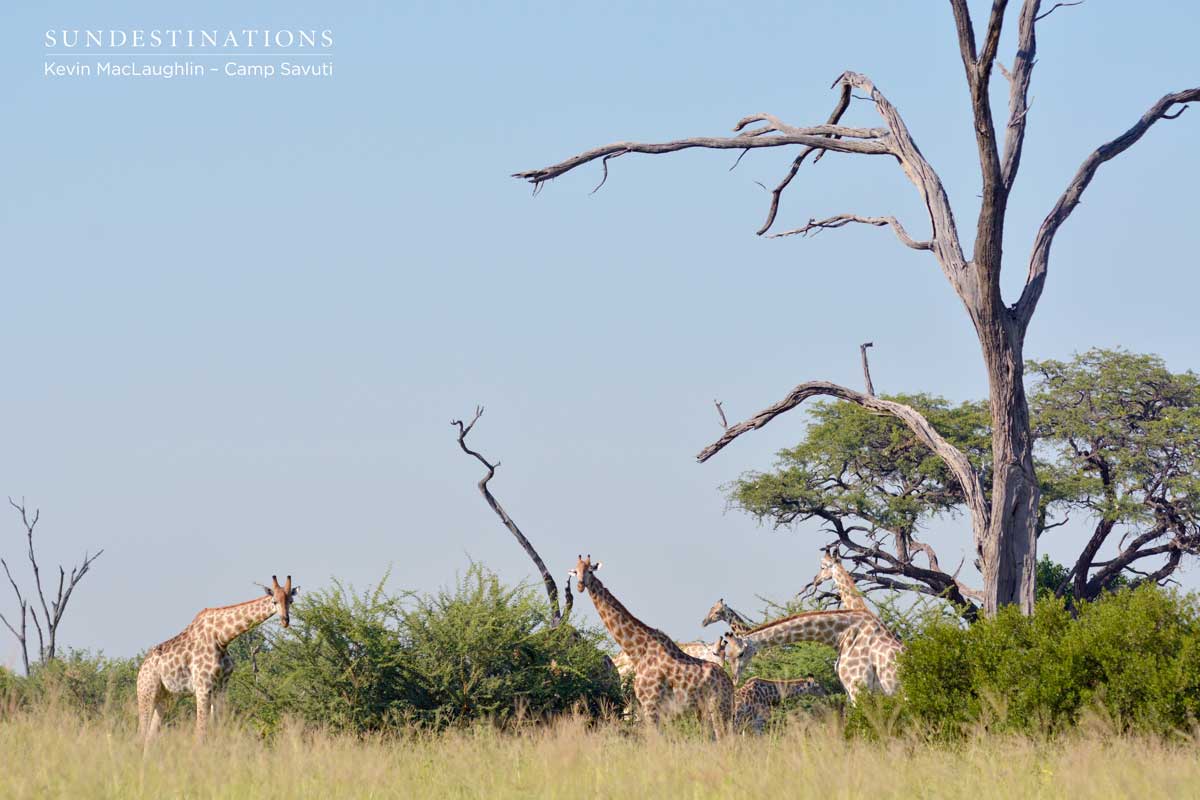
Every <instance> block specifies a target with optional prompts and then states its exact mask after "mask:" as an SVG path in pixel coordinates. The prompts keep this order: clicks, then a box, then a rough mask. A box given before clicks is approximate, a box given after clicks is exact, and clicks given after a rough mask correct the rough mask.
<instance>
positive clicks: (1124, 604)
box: [900, 586, 1200, 738]
mask: <svg viewBox="0 0 1200 800" xmlns="http://www.w3.org/2000/svg"><path fill="white" fill-rule="evenodd" d="M900 677H901V683H902V687H903V689H902V706H903V708H902V713H903V715H906V716H907V717H908V718H909V720H910V721H911V722H912V723H914V724H916V725H917V726H919V727H920V728H921V729H922V730H925V731H927V732H929V733H930V734H932V735H933V736H935V737H938V738H955V737H958V736H960V735H962V734H963V733H964V732H965V731H966V730H968V729H970V728H971V727H974V726H986V727H987V728H988V729H990V730H999V731H1019V732H1025V733H1038V734H1046V733H1053V732H1056V731H1060V730H1063V729H1065V728H1068V727H1070V726H1072V725H1074V724H1075V723H1077V722H1078V721H1079V719H1080V717H1081V715H1082V714H1084V713H1085V712H1086V711H1088V710H1095V711H1100V712H1102V713H1103V714H1104V715H1105V716H1106V717H1107V718H1108V719H1110V720H1112V721H1113V723H1114V725H1115V726H1116V727H1117V729H1119V730H1122V731H1143V732H1154V733H1166V732H1169V731H1172V730H1177V729H1183V728H1186V727H1188V726H1189V725H1190V724H1191V722H1192V720H1193V719H1194V718H1195V717H1196V716H1197V714H1198V713H1200V613H1198V609H1197V605H1196V602H1195V600H1194V599H1193V598H1191V597H1185V596H1181V595H1179V594H1176V593H1174V592H1169V591H1164V590H1162V589H1159V588H1158V587H1155V586H1144V587H1141V588H1138V589H1136V590H1128V589H1126V590H1122V591H1119V592H1116V593H1113V594H1111V595H1108V596H1105V597H1103V598H1101V599H1099V600H1097V601H1095V602H1092V603H1084V604H1081V605H1080V607H1079V609H1078V618H1077V619H1073V618H1072V616H1071V613H1070V611H1068V609H1067V608H1066V606H1065V605H1064V603H1063V601H1062V600H1061V599H1056V598H1053V597H1046V598H1043V599H1042V600H1040V601H1039V602H1038V603H1037V606H1036V608H1035V610H1034V613H1033V614H1032V615H1030V616H1028V617H1025V616H1022V615H1021V614H1020V613H1019V612H1018V611H1017V610H1016V609H1015V608H1012V607H1009V608H1005V609H1002V610H1001V611H1000V612H999V613H998V614H996V616H995V617H993V618H990V619H984V620H981V621H979V622H978V623H976V624H975V625H973V626H971V627H970V628H967V629H962V628H959V627H956V626H952V625H949V624H940V625H934V626H932V627H930V628H929V629H928V630H927V631H926V632H925V633H924V634H923V635H921V636H918V637H916V638H914V639H912V640H911V641H909V642H908V643H907V648H906V650H905V652H904V654H903V655H902V656H901V658H900Z"/></svg>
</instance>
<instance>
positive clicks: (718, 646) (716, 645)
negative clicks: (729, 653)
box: [712, 634, 729, 661]
mask: <svg viewBox="0 0 1200 800" xmlns="http://www.w3.org/2000/svg"><path fill="white" fill-rule="evenodd" d="M728 646H729V643H728V642H727V641H726V640H725V635H724V634H722V635H721V638H720V639H717V640H716V641H715V642H713V645H712V654H713V655H714V656H716V657H717V658H719V659H721V660H722V661H724V660H725V648H726V647H728Z"/></svg>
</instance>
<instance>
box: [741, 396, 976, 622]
mask: <svg viewBox="0 0 1200 800" xmlns="http://www.w3.org/2000/svg"><path fill="white" fill-rule="evenodd" d="M886 399H887V400H890V401H893V402H897V403H901V404H903V405H906V406H908V407H910V408H913V409H916V410H917V411H918V412H919V413H920V414H921V415H922V416H923V417H924V418H925V419H927V420H929V421H930V423H931V424H933V425H934V427H936V428H937V430H938V431H939V432H941V434H942V435H943V436H944V437H945V438H946V439H947V441H949V442H950V443H951V444H952V445H954V446H955V447H956V448H958V449H959V450H960V451H962V452H963V453H964V454H965V455H966V456H967V457H968V458H969V459H970V461H971V464H972V466H973V467H975V469H976V470H977V471H978V473H979V475H980V478H981V482H982V484H983V486H984V488H985V489H986V488H987V485H988V482H989V462H990V442H991V436H990V433H991V431H990V427H989V424H988V413H987V405H986V404H985V403H980V402H976V403H962V404H959V405H952V404H950V403H948V402H947V401H945V400H943V399H942V398H940V397H930V396H928V395H896V396H890V397H887V398H886ZM809 418H810V422H809V425H808V429H807V430H806V432H805V435H804V438H803V440H801V441H800V443H799V444H797V445H796V446H795V447H791V448H788V449H785V450H781V451H780V452H779V453H778V458H777V461H776V464H775V468H774V469H773V470H771V471H768V472H748V473H746V474H745V475H742V476H741V477H740V478H739V479H737V480H736V481H734V482H733V483H731V484H730V485H729V486H728V487H726V488H727V489H728V492H729V501H730V503H731V505H733V506H735V507H737V508H740V509H742V510H743V511H746V512H748V513H750V514H752V515H753V516H755V517H756V518H758V520H759V521H762V522H770V523H771V524H772V525H774V527H776V528H795V527H800V526H802V525H804V524H805V523H814V522H815V523H817V524H819V526H820V532H821V533H824V534H826V535H827V536H828V541H827V542H826V543H825V544H826V546H827V547H833V548H836V550H837V551H838V553H839V554H840V557H841V558H843V559H844V560H845V562H846V564H847V566H848V567H849V569H850V572H851V575H852V576H853V577H854V578H855V580H856V581H858V582H859V583H860V585H861V587H862V588H863V589H865V590H867V591H871V590H872V589H887V590H897V591H911V592H918V593H921V594H925V595H931V596H934V597H940V598H943V599H945V600H948V601H950V602H951V603H953V604H954V606H955V607H956V608H957V609H959V610H960V611H961V612H962V613H963V614H964V615H965V616H966V617H967V618H969V619H973V618H974V617H975V615H976V612H977V605H976V604H977V603H980V602H982V600H983V594H982V592H981V591H980V590H979V589H978V588H977V587H971V586H969V585H968V584H967V583H966V582H964V581H963V580H961V579H960V578H959V575H958V572H959V569H960V568H961V567H962V563H961V562H960V563H959V564H957V565H956V564H954V563H953V562H952V563H949V564H945V565H943V564H942V562H941V559H940V558H939V557H938V554H937V552H936V550H935V549H934V548H933V546H932V545H930V544H929V543H928V542H927V541H925V540H924V536H923V533H922V528H923V527H924V525H925V524H926V523H927V522H928V521H929V520H930V519H931V518H932V517H935V516H938V515H948V514H954V513H956V512H957V511H958V510H959V509H961V508H962V504H963V493H962V490H961V488H960V487H959V485H958V481H957V480H956V479H955V477H954V474H953V473H952V472H951V471H950V470H949V469H948V468H947V466H946V463H945V462H944V461H942V460H941V459H940V458H938V457H937V456H936V455H934V454H933V453H932V452H931V451H930V450H929V448H928V447H926V446H925V445H924V444H922V443H921V442H920V441H919V440H918V439H917V437H916V436H915V435H914V434H913V432H912V431H911V430H909V428H908V427H907V426H905V425H904V424H903V423H902V422H900V421H899V420H898V419H896V418H895V417H892V416H889V415H880V414H874V413H871V412H870V411H867V410H866V409H864V408H861V407H860V406H857V405H854V404H852V403H841V402H817V403H815V404H813V405H812V406H811V407H810V408H809Z"/></svg>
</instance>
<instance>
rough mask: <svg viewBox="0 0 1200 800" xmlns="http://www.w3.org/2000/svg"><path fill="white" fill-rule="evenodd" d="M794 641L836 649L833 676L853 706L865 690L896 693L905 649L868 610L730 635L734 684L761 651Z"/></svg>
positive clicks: (817, 614) (812, 615) (795, 619)
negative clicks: (899, 662) (899, 657)
mask: <svg viewBox="0 0 1200 800" xmlns="http://www.w3.org/2000/svg"><path fill="white" fill-rule="evenodd" d="M795 642H820V643H822V644H827V645H829V646H830V647H832V648H834V649H835V650H837V651H838V659H837V675H838V678H839V679H840V680H841V682H842V686H844V687H845V688H846V694H847V695H848V696H849V698H850V702H851V703H853V702H854V699H855V698H856V697H857V696H858V692H859V691H860V690H861V689H863V688H866V689H867V690H875V689H878V690H880V691H882V692H883V693H884V694H895V693H896V689H897V688H898V687H899V682H898V680H897V678H896V656H897V655H899V654H900V652H901V651H902V650H903V649H904V645H902V644H900V641H899V640H898V639H896V637H895V636H893V635H892V633H891V631H889V630H888V629H887V628H885V627H884V625H883V623H882V622H880V621H879V618H878V617H876V616H875V615H874V614H872V613H871V612H870V611H808V612H805V613H803V614H794V615H792V616H790V617H784V618H783V619H778V620H775V621H774V622H768V623H767V624H765V625H759V626H758V627H757V628H755V629H754V630H752V631H750V632H749V633H748V634H746V635H745V636H730V637H729V645H728V656H729V661H730V663H731V664H732V666H733V678H734V680H737V677H738V675H740V674H741V671H742V670H743V669H745V668H746V666H747V665H748V664H749V663H750V659H751V658H752V657H753V656H754V654H755V653H756V652H758V651H759V650H760V649H762V648H763V647H770V646H774V645H781V644H793V643H795Z"/></svg>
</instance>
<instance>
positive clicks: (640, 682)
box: [633, 675, 662, 727]
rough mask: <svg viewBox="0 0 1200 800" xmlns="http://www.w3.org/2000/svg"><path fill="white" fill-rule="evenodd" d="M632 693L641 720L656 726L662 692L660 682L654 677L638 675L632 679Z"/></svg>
mask: <svg viewBox="0 0 1200 800" xmlns="http://www.w3.org/2000/svg"><path fill="white" fill-rule="evenodd" d="M633 693H634V696H636V697H637V701H638V710H639V712H640V714H641V717H642V721H643V722H644V723H646V724H647V725H650V726H654V727H656V726H657V725H658V719H659V713H660V709H659V697H660V695H661V694H662V683H661V681H660V680H659V679H658V677H657V676H656V677H655V678H653V679H651V678H648V677H647V678H643V677H642V676H641V675H638V676H637V677H635V678H634V679H633Z"/></svg>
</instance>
